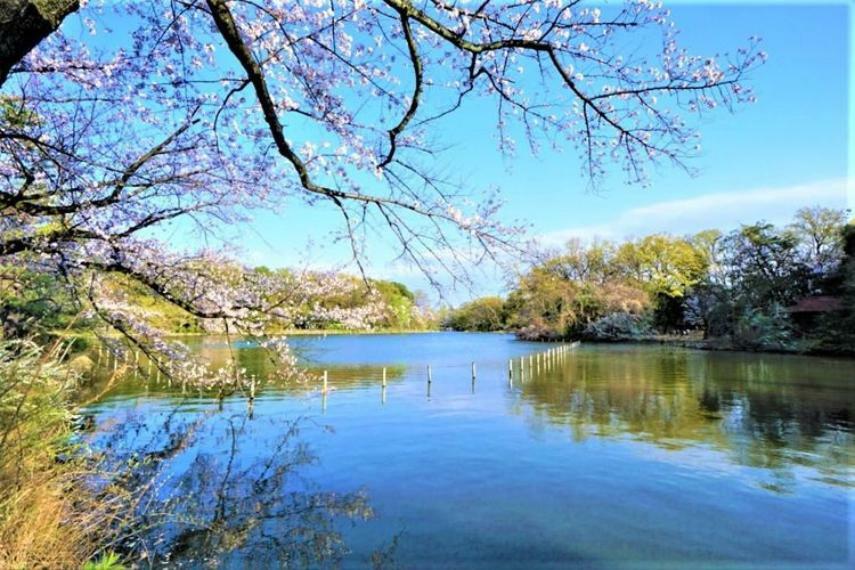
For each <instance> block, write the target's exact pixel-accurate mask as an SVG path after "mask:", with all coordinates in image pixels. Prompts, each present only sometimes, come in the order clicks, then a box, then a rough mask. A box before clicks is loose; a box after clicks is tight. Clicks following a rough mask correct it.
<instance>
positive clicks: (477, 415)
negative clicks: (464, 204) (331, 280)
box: [89, 333, 855, 569]
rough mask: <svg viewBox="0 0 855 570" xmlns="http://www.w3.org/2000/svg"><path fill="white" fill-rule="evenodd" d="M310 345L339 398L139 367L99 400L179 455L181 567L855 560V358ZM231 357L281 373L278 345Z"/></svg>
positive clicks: (363, 340) (166, 536)
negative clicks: (180, 381) (269, 353)
mask: <svg viewBox="0 0 855 570" xmlns="http://www.w3.org/2000/svg"><path fill="white" fill-rule="evenodd" d="M191 342H192V345H193V347H194V349H195V350H198V351H200V352H201V353H204V354H205V355H206V356H207V357H209V358H212V359H213V360H218V359H219V360H222V359H224V358H225V356H226V355H227V354H228V352H229V348H228V346H227V344H226V342H225V340H224V339H223V338H215V337H212V338H199V339H193V340H192V341H191ZM291 342H292V344H293V346H294V347H295V350H296V351H297V353H298V355H299V357H300V359H301V361H302V363H303V364H304V365H306V366H308V367H309V368H310V369H311V370H313V371H315V372H318V373H320V371H322V370H327V371H328V379H329V393H328V394H327V395H326V396H324V395H323V394H322V393H321V390H320V384H319V383H317V382H313V383H309V384H291V385H286V386H274V385H267V384H260V387H259V393H258V397H257V399H256V401H255V402H254V404H253V406H252V409H251V410H250V409H249V407H248V405H247V399H246V398H245V397H243V396H237V395H236V396H232V397H230V398H227V399H226V400H225V402H224V403H223V405H222V406H218V403H217V402H216V400H215V399H212V398H210V397H208V396H206V395H204V394H203V395H202V396H199V395H198V394H192V393H186V392H185V393H182V391H181V389H180V388H179V387H170V386H167V385H166V384H164V383H163V382H160V383H158V382H156V381H145V380H142V379H140V378H137V379H133V378H130V379H128V380H126V381H123V382H121V383H120V384H118V385H117V386H115V387H114V388H112V389H111V390H109V391H108V392H106V393H105V394H104V395H103V396H102V397H101V398H100V399H99V400H98V401H97V402H96V403H95V404H93V405H92V406H91V407H90V410H89V411H90V413H92V414H94V415H95V419H96V426H97V427H96V429H95V431H94V432H93V433H92V434H90V439H91V441H92V443H93V445H94V446H95V447H96V448H105V447H107V446H109V448H110V450H111V452H112V454H113V455H115V456H125V457H127V456H129V455H132V454H134V453H138V452H139V451H140V450H141V449H143V448H145V447H146V446H151V445H152V442H156V443H157V445H158V446H160V447H162V448H168V450H169V451H168V453H167V454H166V455H168V457H169V458H170V460H169V462H168V463H164V464H163V465H160V466H159V467H157V469H153V470H152V473H153V475H152V477H153V479H156V483H153V484H152V488H156V491H152V492H151V496H152V497H155V498H156V499H157V500H158V501H162V502H163V503H164V504H167V503H168V504H170V505H171V507H172V508H173V509H174V516H173V518H171V519H167V518H164V521H167V520H169V521H171V522H168V523H167V522H164V523H162V524H160V525H158V532H159V533H160V535H159V538H157V539H155V541H154V542H156V543H158V544H164V545H165V544H171V545H172V546H171V550H172V554H171V555H170V556H171V559H170V564H171V565H174V566H181V565H183V566H186V567H203V565H204V564H205V563H206V562H208V563H209V562H213V563H214V564H216V565H219V566H221V567H226V568H232V567H233V568H244V567H246V568H266V567H278V565H280V564H283V563H285V562H287V563H289V564H292V565H294V566H297V567H300V566H307V567H323V566H325V565H327V564H333V563H338V564H339V565H340V566H341V567H344V568H371V567H377V568H417V569H421V568H477V569H503V568H533V569H540V568H544V569H546V568H650V567H656V568H685V567H703V568H772V567H774V568H776V569H777V568H800V569H801V568H849V567H851V566H850V564H851V563H852V561H853V560H855V556H853V548H855V547H853V546H852V545H855V514H853V513H855V511H853V509H852V508H851V506H852V505H851V501H852V497H853V495H852V492H853V479H852V474H853V471H852V465H853V458H855V424H853V421H855V418H853V411H855V409H853V408H855V401H853V400H855V398H853V396H854V395H855V362H853V361H852V360H843V359H824V358H815V357H810V358H809V357H797V356H783V355H767V354H763V355H760V354H746V353H725V352H702V351H693V350H685V349H676V348H669V347H663V346H649V345H645V346H641V345H596V346H594V345H581V346H578V347H575V348H572V349H567V348H565V349H563V350H561V351H553V355H552V357H550V358H547V356H546V354H545V352H546V351H547V350H549V349H552V348H555V347H556V346H557V345H550V344H544V343H525V342H520V341H517V340H515V339H514V338H513V337H512V336H509V335H502V334H466V333H426V334H410V335H364V336H333V335H331V336H327V337H321V336H317V337H294V338H293V339H292V341H291ZM233 348H234V354H235V355H236V357H237V358H238V359H239V360H240V361H241V363H242V365H243V366H246V367H247V368H249V369H250V370H251V371H252V372H253V373H254V374H257V375H258V377H259V378H260V379H263V378H264V376H265V374H266V373H267V372H268V371H269V366H270V363H269V360H268V359H267V358H266V357H265V354H264V353H263V351H261V350H260V349H258V348H257V347H255V346H253V345H252V344H251V343H249V342H243V343H242V342H238V343H235V345H234V347H233ZM538 355H539V356H538ZM520 357H523V361H524V362H523V363H524V370H520ZM509 359H513V374H512V375H509V373H508V362H509ZM473 361H474V362H475V363H476V367H477V368H476V379H475V381H474V382H473V380H472V364H471V363H472V362H473ZM428 365H430V367H431V377H432V382H431V383H430V384H428V382H427V377H428V372H427V366H428ZM384 368H386V375H387V381H386V387H385V388H383V386H382V384H383V379H382V378H383V369H384ZM182 434H184V435H182ZM163 455H164V454H163V453H162V454H161V456H163ZM152 497H149V499H147V500H153V499H152ZM147 504H148V503H147ZM176 517H184V521H181V520H175V519H176ZM188 521H190V522H188ZM188 528H192V529H193V530H192V532H191V531H188ZM153 548H155V551H153V553H152V555H151V556H152V557H153V558H156V557H157V556H158V553H157V552H156V547H153ZM164 548H165V547H164ZM161 562H164V560H161Z"/></svg>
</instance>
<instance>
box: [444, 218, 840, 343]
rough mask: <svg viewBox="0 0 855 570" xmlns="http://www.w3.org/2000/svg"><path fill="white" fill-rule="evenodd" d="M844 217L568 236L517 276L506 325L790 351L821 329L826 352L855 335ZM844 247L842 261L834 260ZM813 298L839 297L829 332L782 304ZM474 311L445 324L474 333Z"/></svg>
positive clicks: (539, 331) (530, 333)
mask: <svg viewBox="0 0 855 570" xmlns="http://www.w3.org/2000/svg"><path fill="white" fill-rule="evenodd" d="M844 219H845V217H844V213H843V212H841V211H838V210H829V209H824V208H812V209H803V210H800V211H799V212H798V213H797V215H796V219H795V221H794V222H793V223H792V224H790V225H789V226H787V227H784V228H778V227H775V226H773V225H772V224H768V223H765V222H759V223H756V224H752V225H747V226H744V227H742V228H740V229H738V230H735V231H732V232H730V233H729V234H727V235H722V233H721V232H719V231H717V230H706V231H702V232H699V233H697V234H695V235H694V236H690V237H674V236H668V235H663V234H654V235H649V236H645V237H642V238H640V239H635V240H630V241H626V242H624V243H621V244H615V243H612V242H608V241H595V242H593V243H591V244H590V245H587V246H586V245H584V244H583V243H582V242H580V241H579V240H571V241H570V242H569V243H568V244H567V247H566V249H565V251H563V252H561V253H560V254H558V255H555V256H553V257H551V258H550V259H547V260H545V261H544V262H542V263H540V264H538V265H537V266H535V267H534V268H532V269H531V271H529V273H528V274H526V275H524V276H523V277H522V278H521V279H520V281H519V283H518V284H517V287H516V288H515V289H514V290H513V291H511V292H510V294H509V295H508V298H507V300H506V301H505V303H504V306H503V314H504V316H503V319H504V326H505V327H507V328H510V329H512V330H515V331H517V333H518V334H519V335H520V336H521V337H523V338H529V339H557V338H568V337H569V338H573V337H585V338H589V339H602V340H614V339H618V338H638V337H639V336H644V335H648V334H653V333H656V332H660V333H674V332H683V331H685V330H686V329H690V328H695V329H702V330H703V331H704V336H705V338H713V337H716V338H721V339H727V342H731V344H732V345H733V346H735V347H739V348H747V349H752V350H787V349H795V348H799V347H803V346H807V345H810V344H811V343H812V342H814V341H816V338H817V336H822V337H824V338H825V339H826V340H825V345H826V346H828V347H831V346H845V345H848V346H855V343H853V342H852V341H853V339H852V338H850V337H851V336H853V335H855V333H852V334H851V335H850V333H848V332H846V331H855V317H852V315H855V300H852V299H853V298H855V262H852V261H851V258H852V252H855V243H852V240H855V238H853V237H852V235H851V230H850V234H849V238H848V239H849V241H848V242H845V243H846V244H847V245H846V247H845V248H844V246H843V244H844V239H842V238H841V237H840V236H841V235H842V234H841V232H842V220H844ZM844 251H847V252H849V253H848V257H847V259H848V260H849V261H846V262H844V263H842V264H841V257H842V256H843V252H844ZM818 294H822V295H832V296H836V297H840V298H842V299H844V305H845V306H846V307H851V308H847V310H846V312H845V315H846V317H845V318H844V319H843V320H841V319H840V316H841V315H835V317H834V318H833V319H830V318H826V319H824V322H825V323H826V324H825V332H824V333H823V332H822V331H817V330H800V329H799V328H796V327H795V326H794V325H793V323H791V322H790V318H789V315H788V311H787V307H791V306H793V305H794V304H795V303H796V302H797V301H799V300H800V299H802V298H804V297H805V296H810V295H818ZM492 304H493V305H494V306H495V307H498V301H497V300H493V301H492ZM474 309H475V307H473V306H464V307H461V309H459V310H458V311H457V312H456V313H455V314H454V315H452V318H451V319H450V321H449V322H451V323H455V324H454V325H453V326H459V327H460V328H465V327H470V328H471V329H473V330H477V327H476V325H472V324H470V321H472V320H473V318H472V314H473V313H475V311H474ZM475 314H477V313H475ZM850 318H851V319H852V320H851V321H849V320H847V319H850ZM800 326H801V325H800ZM802 328H803V327H802ZM820 333H821V334H820ZM829 350H831V349H829ZM834 350H837V349H834Z"/></svg>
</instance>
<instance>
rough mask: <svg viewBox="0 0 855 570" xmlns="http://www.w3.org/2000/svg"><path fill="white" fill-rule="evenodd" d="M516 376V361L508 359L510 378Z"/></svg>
mask: <svg viewBox="0 0 855 570" xmlns="http://www.w3.org/2000/svg"><path fill="white" fill-rule="evenodd" d="M513 377H514V361H513V360H512V359H510V358H509V359H508V378H513Z"/></svg>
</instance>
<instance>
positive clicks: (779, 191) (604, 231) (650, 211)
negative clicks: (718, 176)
mask: <svg viewBox="0 0 855 570" xmlns="http://www.w3.org/2000/svg"><path fill="white" fill-rule="evenodd" d="M814 205H821V206H827V207H834V208H846V207H847V181H846V179H837V180H825V181H818V182H812V183H810V184H801V185H797V186H787V187H783V188H755V189H752V190H746V191H742V192H715V193H711V194H704V195H702V196H698V197H695V198H686V199H680V200H669V201H665V202H658V203H655V204H651V205H649V206H640V207H637V208H631V209H629V210H625V211H623V212H620V213H619V214H617V215H616V216H615V217H614V218H613V219H611V220H610V221H608V222H605V223H600V224H593V225H587V226H577V227H572V228H567V229H564V230H559V231H555V232H550V233H547V234H544V235H542V236H541V237H540V241H541V242H542V243H544V244H545V245H551V246H559V245H563V244H564V243H565V242H566V241H567V240H568V239H570V238H572V237H578V238H582V239H592V238H595V237H600V238H606V239H622V238H625V237H632V236H641V235H646V234H651V233H657V232H667V233H671V234H678V235H679V234H690V233H695V232H697V231H700V230H704V229H709V228H716V229H721V230H729V229H733V228H736V227H739V225H741V224H750V223H753V222H756V221H759V220H765V221H768V222H771V223H774V224H783V223H786V222H788V221H789V220H790V219H792V216H793V213H794V212H795V211H796V210H797V209H799V208H801V207H804V206H814Z"/></svg>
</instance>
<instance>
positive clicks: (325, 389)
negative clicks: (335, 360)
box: [324, 370, 329, 395]
mask: <svg viewBox="0 0 855 570" xmlns="http://www.w3.org/2000/svg"><path fill="white" fill-rule="evenodd" d="M328 379H329V374H328V373H327V371H326V370H324V395H326V393H327V388H328V386H327V380H328Z"/></svg>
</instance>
